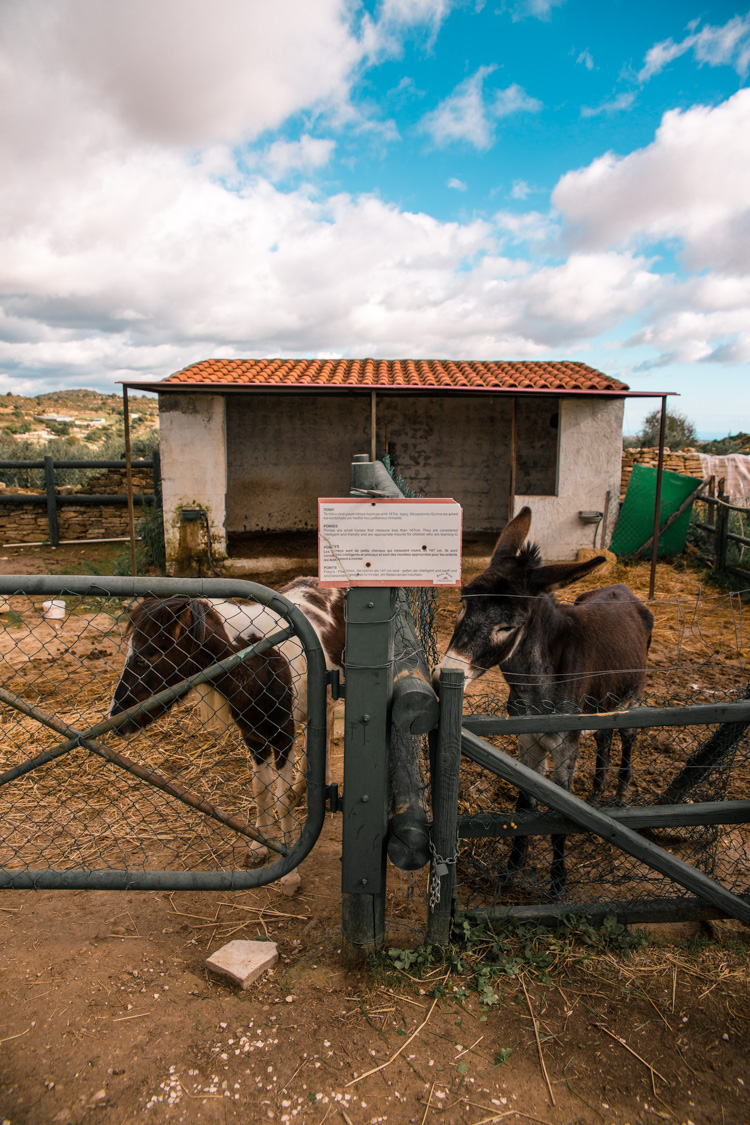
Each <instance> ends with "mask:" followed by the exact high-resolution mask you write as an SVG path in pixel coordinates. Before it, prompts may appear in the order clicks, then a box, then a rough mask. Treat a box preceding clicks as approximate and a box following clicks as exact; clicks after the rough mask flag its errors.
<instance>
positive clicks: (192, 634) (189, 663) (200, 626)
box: [109, 597, 214, 734]
mask: <svg viewBox="0 0 750 1125" xmlns="http://www.w3.org/2000/svg"><path fill="white" fill-rule="evenodd" d="M210 608H211V607H210V605H209V603H208V602H206V601H202V600H200V599H193V598H187V597H173V598H146V599H145V600H144V601H142V602H139V603H138V604H137V605H136V606H135V608H134V609H133V610H132V612H131V615H130V621H129V622H128V633H129V646H128V656H127V659H126V661H125V667H124V668H123V670H122V674H121V675H120V680H119V683H118V684H117V687H116V688H115V693H114V696H113V697H112V705H111V707H110V710H109V713H110V715H111V716H113V715H119V714H120V713H121V712H122V711H127V710H128V708H130V707H134V706H135V705H136V704H138V703H143V702H144V701H145V700H146V699H150V698H151V696H152V695H156V694H158V692H160V691H163V690H164V689H165V688H168V687H173V686H174V685H175V684H178V683H180V681H181V680H184V679H185V678H186V677H187V676H191V675H193V674H194V673H195V672H198V671H200V669H201V668H205V667H206V666H207V665H208V664H210V663H213V660H214V657H212V656H211V654H210V653H209V651H208V647H209V642H210V640H211V638H212V630H211V629H210V628H209V626H208V623H207V622H206V614H207V613H208V612H209V611H210ZM171 706H172V703H171V702H170V703H165V704H163V705H162V706H161V707H157V708H155V709H153V710H150V711H148V712H144V713H143V714H141V715H138V716H137V717H135V718H133V719H129V720H128V722H127V723H125V724H124V725H123V726H121V727H119V728H118V731H119V733H120V734H129V733H132V732H133V731H136V730H140V729H141V728H142V727H145V726H148V725H149V723H152V722H153V721H154V719H156V718H158V717H159V716H160V715H163V714H164V713H165V711H168V710H169V708H170V707H171Z"/></svg>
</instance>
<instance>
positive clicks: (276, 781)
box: [110, 578, 345, 860]
mask: <svg viewBox="0 0 750 1125" xmlns="http://www.w3.org/2000/svg"><path fill="white" fill-rule="evenodd" d="M279 592H280V593H281V594H283V595H284V597H286V598H287V599H288V600H289V601H290V602H292V603H293V604H294V605H296V606H297V607H298V608H299V609H301V610H302V612H303V613H304V614H305V616H306V617H307V618H308V619H309V620H310V622H311V624H312V625H313V627H314V628H315V631H316V633H317V635H318V638H319V640H320V642H321V645H322V647H323V652H324V654H325V658H326V665H327V667H328V668H339V669H340V668H341V667H342V664H343V651H344V643H345V620H344V617H345V615H344V596H345V591H344V590H342V589H320V588H319V586H318V583H317V580H316V579H315V578H296V579H294V580H293V581H292V582H290V583H289V584H288V585H286V586H283V587H282V588H281V590H280V591H279ZM284 625H285V622H284V621H283V620H282V618H280V617H279V615H278V614H276V613H274V611H273V610H271V609H268V608H267V607H266V606H263V605H259V604H258V603H250V604H247V605H237V604H235V603H234V602H229V601H219V600H217V599H214V598H188V597H185V596H179V595H178V596H175V597H170V598H145V599H143V600H142V601H139V602H138V603H137V604H136V605H135V606H134V608H133V610H132V611H131V615H130V621H129V623H128V653H127V657H126V660H125V665H124V667H123V669H122V672H121V674H120V680H119V682H118V684H117V687H116V688H115V692H114V696H113V698H112V704H111V707H110V715H118V714H120V713H121V712H122V711H126V710H127V709H128V708H129V707H133V706H134V705H135V704H137V703H143V702H144V701H145V700H147V699H150V698H151V696H153V695H156V694H157V693H158V692H160V691H163V690H164V689H165V688H167V687H172V686H174V685H175V684H178V683H180V682H181V681H182V680H184V679H186V678H187V677H188V676H190V675H193V674H195V673H196V672H199V671H202V670H203V669H204V668H208V667H210V666H211V665H212V664H216V663H218V662H219V661H220V660H224V659H225V658H226V657H228V656H231V655H232V654H233V653H235V652H239V651H240V650H241V649H243V648H246V647H247V646H248V645H250V644H252V643H253V642H254V641H257V640H260V639H261V638H262V637H265V636H268V635H269V634H271V633H273V632H276V631H278V630H279V629H280V628H283V627H284ZM198 691H199V694H200V695H201V696H202V697H203V701H204V703H205V704H206V705H207V709H210V710H211V711H213V712H214V713H216V712H221V713H222V716H223V717H224V718H225V720H229V721H233V722H234V723H236V725H237V727H238V729H239V731H240V733H241V735H242V738H243V740H244V742H245V745H246V746H247V748H248V750H249V751H250V754H251V755H252V758H253V760H254V762H255V770H254V773H253V796H254V801H255V807H256V825H257V828H258V830H259V831H260V832H261V833H262V834H263V835H264V836H270V835H272V834H273V825H274V819H278V821H279V827H280V829H281V833H282V836H283V837H284V838H285V839H286V840H287V842H288V841H289V840H290V839H291V838H292V833H293V831H294V825H293V822H292V808H293V804H294V799H295V793H294V790H293V788H292V775H293V770H294V764H295V737H294V734H295V728H294V725H295V722H304V720H305V718H306V715H307V666H306V660H305V654H304V650H303V648H302V644H301V642H300V641H299V639H298V638H297V637H294V636H292V637H290V638H289V639H288V640H286V641H284V642H282V643H281V644H280V645H278V647H277V648H272V649H269V650H268V652H266V653H264V654H262V655H260V656H252V657H250V659H249V660H247V661H245V662H244V663H243V664H241V665H240V666H239V667H238V668H236V669H235V670H234V671H232V672H229V673H226V674H225V675H223V676H221V677H220V678H219V679H217V680H214V681H213V683H212V684H211V685H208V684H205V685H201V687H200V688H199V689H198ZM172 706H173V704H172V703H169V704H166V705H165V706H164V707H163V708H162V709H161V711H153V710H152V711H150V712H148V713H145V714H143V715H140V716H138V717H137V718H134V719H133V720H131V721H129V722H128V723H127V724H126V725H125V726H121V727H120V728H119V733H121V734H128V733H132V732H134V731H136V730H140V729H141V728H143V727H145V726H148V725H149V724H150V723H152V722H153V721H154V720H155V719H156V718H158V716H159V715H160V714H161V715H163V714H164V712H165V711H167V710H169V709H170V708H171V707H172ZM329 729H330V723H329ZM274 789H275V791H276V792H275V795H274ZM266 851H267V850H266V849H265V848H264V847H263V846H262V845H260V844H253V845H252V846H251V849H250V852H251V857H252V858H253V859H254V860H261V859H263V858H265V855H266Z"/></svg>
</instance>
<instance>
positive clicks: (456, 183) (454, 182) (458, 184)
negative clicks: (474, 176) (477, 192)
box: [447, 176, 466, 191]
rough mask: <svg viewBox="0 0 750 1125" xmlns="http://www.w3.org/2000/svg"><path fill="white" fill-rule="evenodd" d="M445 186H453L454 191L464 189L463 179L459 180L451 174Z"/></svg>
mask: <svg viewBox="0 0 750 1125" xmlns="http://www.w3.org/2000/svg"><path fill="white" fill-rule="evenodd" d="M447 186H448V187H449V188H453V190H454V191H466V184H465V183H464V181H463V180H459V179H458V178H457V177H456V176H451V178H450V179H449V180H448V185H447Z"/></svg>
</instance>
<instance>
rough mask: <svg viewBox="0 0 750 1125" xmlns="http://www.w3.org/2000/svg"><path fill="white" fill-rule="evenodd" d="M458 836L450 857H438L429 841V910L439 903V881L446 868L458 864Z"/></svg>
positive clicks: (446, 872) (445, 872) (445, 873)
mask: <svg viewBox="0 0 750 1125" xmlns="http://www.w3.org/2000/svg"><path fill="white" fill-rule="evenodd" d="M459 851H460V849H459V846H458V836H457V837H456V851H455V853H454V854H453V855H452V856H447V857H443V856H441V855H438V853H437V852H436V850H435V845H434V844H433V842H432V840H430V855H431V856H432V875H431V877H430V910H434V909H435V907H436V906H437V905H438V903H439V902H440V880H441V879H442V878H443V877H444V876H445V875H447V874H448V867H449V866H450V865H451V864H453V865H455V864H456V863H457V862H458V856H459Z"/></svg>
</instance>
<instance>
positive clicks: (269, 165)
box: [259, 133, 336, 180]
mask: <svg viewBox="0 0 750 1125" xmlns="http://www.w3.org/2000/svg"><path fill="white" fill-rule="evenodd" d="M335 147H336V142H335V141H333V140H330V139H328V138H322V137H311V136H309V135H308V134H307V133H303V134H302V136H301V137H300V139H299V140H298V141H283V140H278V141H274V142H273V144H271V145H269V146H268V148H267V149H266V150H265V151H264V152H263V153H261V154H260V156H259V162H260V164H261V167H262V168H263V169H264V170H265V171H266V172H267V173H268V175H269V176H270V177H271V179H272V180H279V179H283V178H284V176H288V175H289V174H290V173H291V172H312V171H314V170H315V169H316V168H322V167H323V166H324V165H325V164H327V163H328V162H329V160H330V159H331V157H332V155H333V150H334V149H335Z"/></svg>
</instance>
